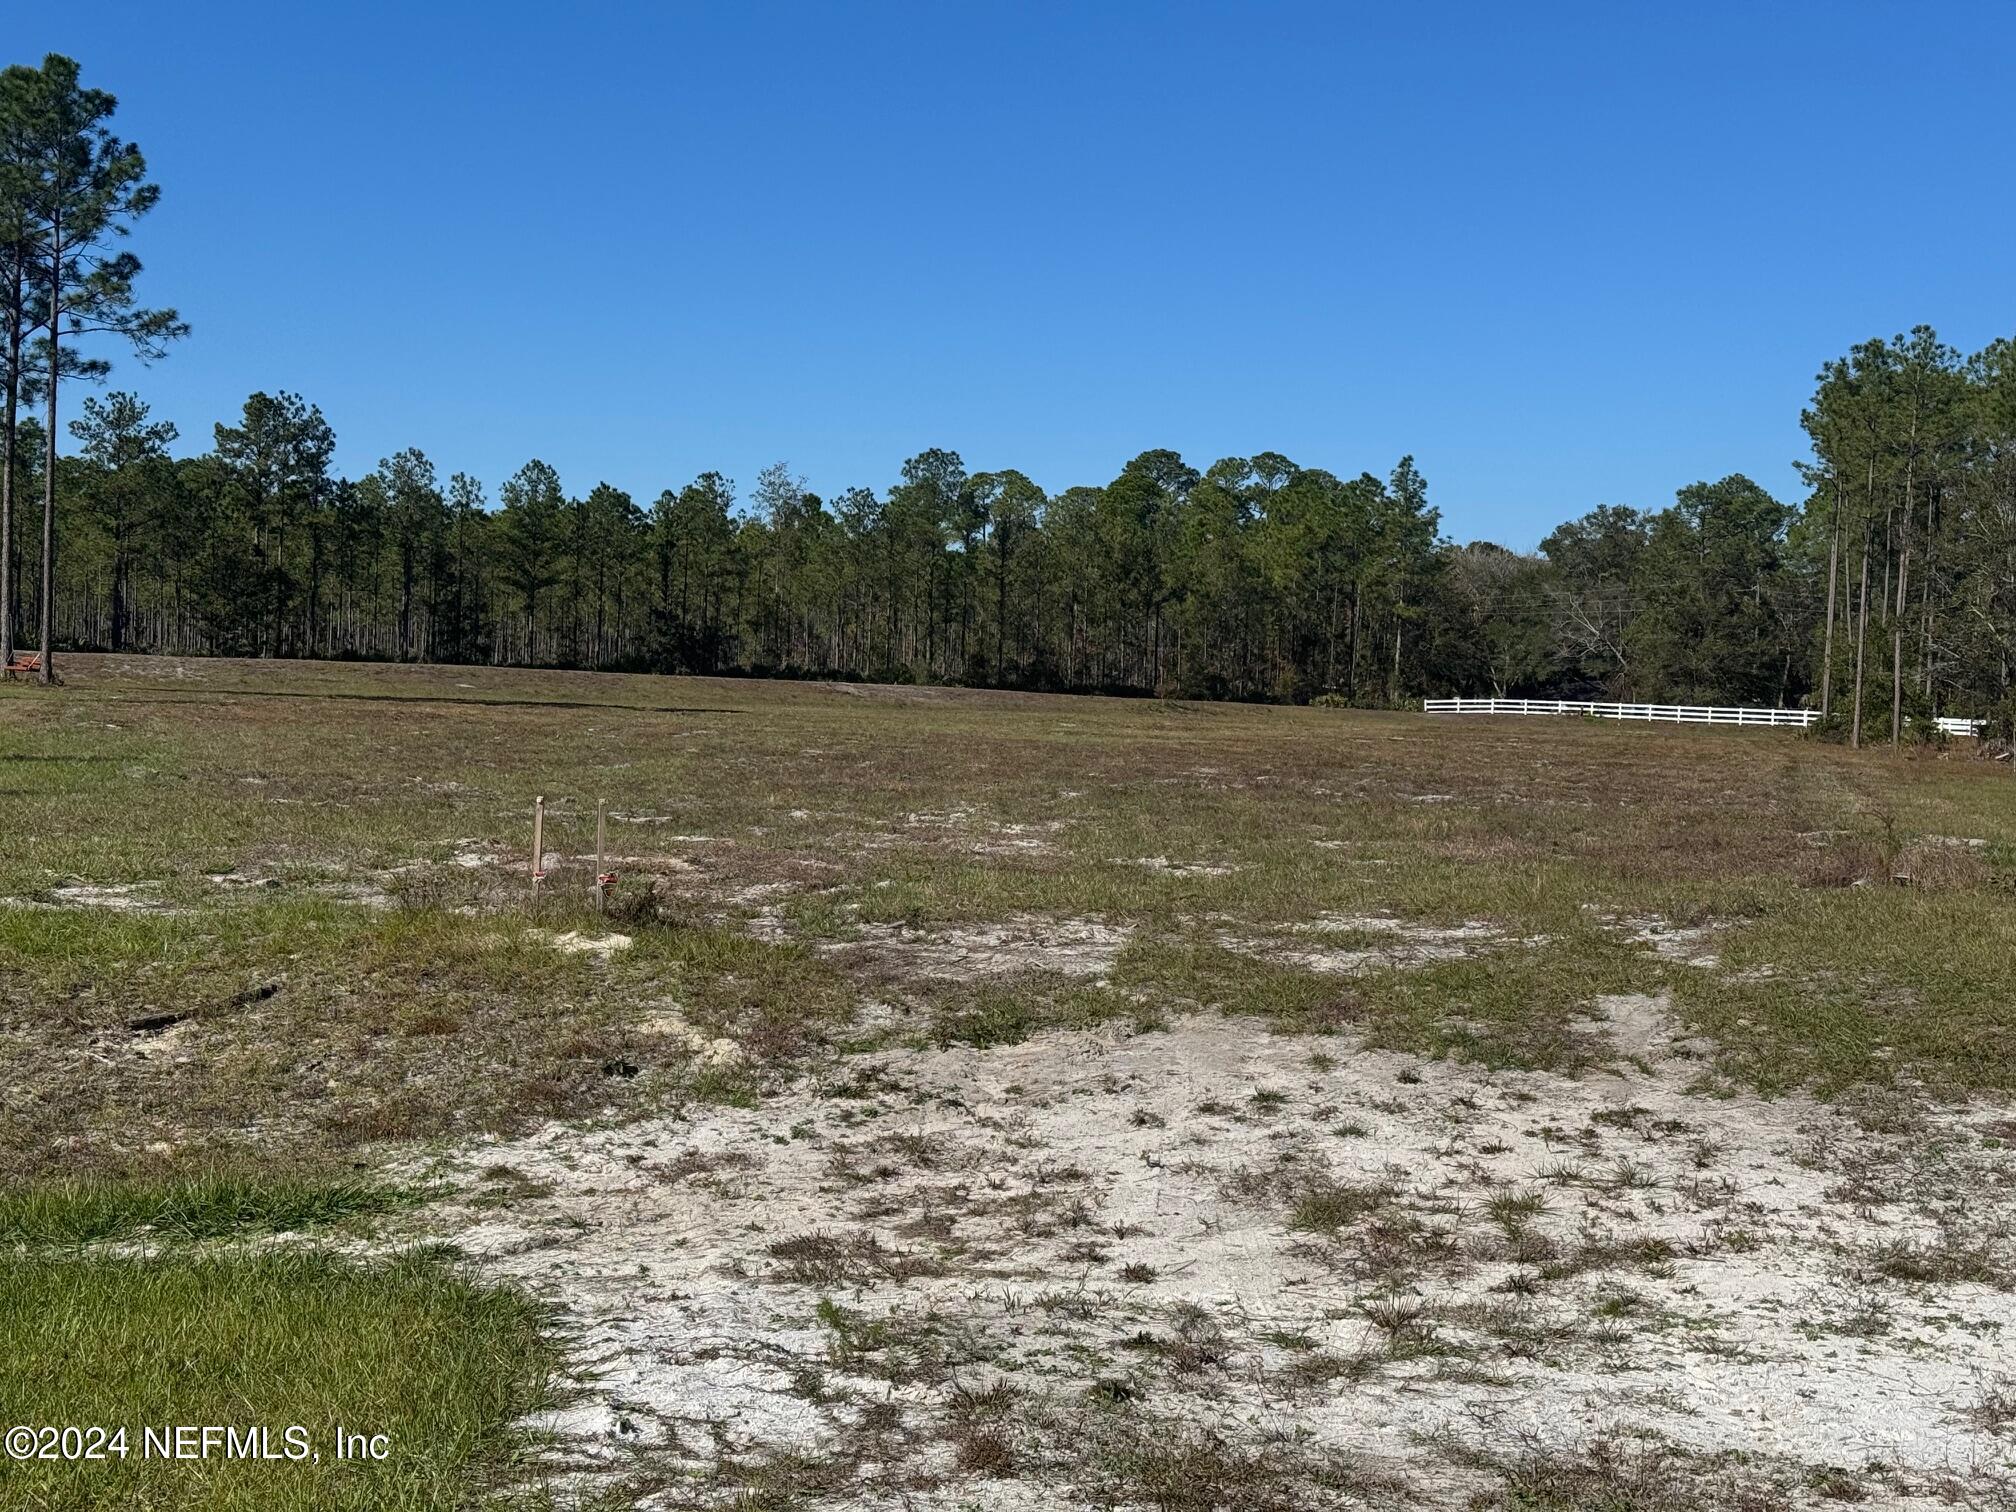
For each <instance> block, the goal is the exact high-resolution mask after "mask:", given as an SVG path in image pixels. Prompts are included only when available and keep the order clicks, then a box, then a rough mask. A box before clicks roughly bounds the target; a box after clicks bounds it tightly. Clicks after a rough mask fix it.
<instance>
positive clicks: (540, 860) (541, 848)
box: [532, 798, 546, 903]
mask: <svg viewBox="0 0 2016 1512" xmlns="http://www.w3.org/2000/svg"><path fill="white" fill-rule="evenodd" d="M545 878H546V800H545V799H544V798H534V799H533V800H532V901H533V902H534V903H537V902H538V901H539V884H540V883H541V882H542V881H544V880H545Z"/></svg>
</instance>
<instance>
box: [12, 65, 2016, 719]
mask: <svg viewBox="0 0 2016 1512" xmlns="http://www.w3.org/2000/svg"><path fill="white" fill-rule="evenodd" d="M115 108H116V101H114V100H113V99H112V97H111V96H109V95H106V94H103V93H102V92H100V91H92V90H87V89H84V88H83V87H82V86H81V84H80V83H79V81H78V77H77V67H76V65H75V64H74V63H72V62H70V61H69V60H67V59H62V58H57V57H53V56H52V57H51V58H50V59H48V60H46V61H45V62H44V64H43V65H42V66H41V67H40V68H34V67H26V66H17V67H15V68H10V69H8V70H6V72H5V74H4V75H0V385H4V393H0V401H4V403H0V409H4V413H0V453H4V456H0V488H4V499H0V506H4V509H0V513H4V515H5V529H4V531H0V536H4V540H0V560H4V572H0V579H4V588H0V637H4V639H5V642H6V647H7V649H8V650H9V652H10V655H11V654H14V648H16V647H23V646H39V647H41V648H43V650H44V651H45V652H46V653H47V657H46V659H45V661H44V662H43V664H42V670H45V671H46V670H48V669H49V668H50V667H51V664H52V663H53V662H54V660H55V658H56V656H57V655H58V654H60V652H61V651H63V650H65V649H72V648H75V649H109V650H114V651H124V652H172V653H194V654H218V655H241V656H274V657H288V656H298V657H327V658H359V659H383V660H404V661H432V662H488V663H500V664H513V665H537V666H561V667H585V668H607V669H627V670H640V671H641V670H649V671H661V672H692V673H726V674H748V675H758V676H780V677H822V678H849V679H854V678H858V679H866V680H874V681H896V682H938V683H948V684H971V685H989V686H1001V687H1013V688H1034V689H1054V690H1083V691H1100V692H1118V693H1134V694H1145V695H1157V696H1178V697H1196V698H1229V699H1248V700H1273V701H1287V702H1310V701H1323V702H1336V703H1346V704H1354V705H1394V704H1399V703H1404V702H1405V701H1407V700H1409V699H1413V698H1418V697H1420V696H1423V695H1435V694H1448V693H1465V694H1485V693H1491V694H1500V695H1535V696H1537V695H1547V696H1578V697H1579V696H1590V695H1600V696H1604V697H1609V698H1618V699H1633V700H1637V699H1656V700H1662V701H1668V700H1670V701H1680V702H1695V703H1708V702H1713V703H1725V704H1727V703H1745V704H1777V705H1784V704H1796V703H1805V704H1808V705H1811V706H1814V707H1818V708H1821V709H1823V710H1825V711H1826V712H1827V713H1828V715H1829V716H1830V719H1833V720H1836V721H1837V722H1839V723H1841V724H1843V725H1845V726H1846V727H1847V729H1848V732H1849V734H1850V735H1851V737H1852V738H1855V739H1857V740H1858V741H1859V739H1861V738H1862V737H1863V736H1864V735H1865V733H1867V732H1871V731H1874V732H1880V733H1881V734H1882V735H1884V736H1885V737H1886V738H1897V737H1899V736H1900V735H1901V733H1902V732H1903V731H1904V730H1906V729H1907V728H1908V727H1909V726H1911V725H1912V723H1913V722H1914V718H1915V719H1916V722H1917V723H1918V724H1919V725H1920V726H1921V727H1922V725H1923V720H1922V717H1919V716H1922V715H1924V714H1925V713H1927V712H1931V711H1937V712H1952V713H1958V714H1965V715H1971V716H1977V717H1978V716H1995V715H1997V714H1998V713H1999V711H2002V710H2004V709H2005V708H2007V707H2008V706H2009V705H2010V703H2011V685H2010V675H2011V663H2012V655H2016V341H2012V340H2009V339H2003V340H1998V341H1995V342H1993V343H1991V344H1990V345H1989V346H1987V347H1986V348H1985V349H1984V350H1982V351H1980V352H1978V353H1975V354H1973V355H1971V356H1969V355H1964V354H1962V353H1961V352H1960V351H1958V350H1956V349H1955V348H1953V347H1950V346H1948V345H1946V344H1945V343H1942V342H1941V341H1940V340H1939V338H1938V336H1937V335H1936V334H1935V332H1934V331H1933V330H1932V329H1930V328H1928V327H1923V326H1921V327H1918V328H1916V329H1913V330H1912V331H1910V332H1909V333H1907V334H1903V335H1899V336H1896V337H1893V338H1889V339H1880V338H1879V339H1872V340H1869V341H1866V342H1863V343H1862V344H1860V345H1857V346H1854V347H1853V348H1852V349H1851V350H1849V351H1848V352H1847V354H1846V355H1844V356H1842V357H1839V358H1837V359H1834V360H1831V361H1828V362H1826V363H1824V364H1823V365H1822V366H1821V368H1820V370H1819V372H1818V375H1817V378H1816V383H1815V390H1814V393H1813V397H1812V400H1811V402H1810V404H1809V405H1808V407H1807V408H1806V410H1805V411H1804V413H1803V414H1802V416H1801V422H1802V424H1803V426H1804V429H1805V433H1806V435H1807V437H1808V439H1809V441H1810V444H1811V455H1810V458H1809V460H1808V461H1807V462H1806V463H1804V464H1803V466H1802V473H1803V476H1804V482H1805V496H1804V497H1803V498H1800V499H1796V500H1792V501H1789V502H1788V501H1781V500H1779V499H1776V498H1774V497H1772V496H1771V494H1770V493H1768V492H1767V491H1766V490H1765V489H1763V488H1762V487H1760V486H1758V485H1757V484H1756V483H1754V482H1752V481H1751V480H1749V479H1748V478H1745V477H1743V476H1741V475H1731V476H1728V477H1724V478H1721V479H1720V480H1718V481H1712V482H1711V481H1701V482H1697V483H1693V484H1690V485H1688V486H1687V487H1684V488H1681V489H1680V490H1679V491H1678V492H1677V494H1676V495H1675V497H1674V499H1673V500H1672V502H1671V503H1670V504H1666V505H1664V506H1663V507H1658V508H1638V507H1633V506H1630V505H1623V504H1605V505H1600V506H1598V507H1596V508H1594V509H1592V510H1590V511H1589V512H1588V513H1586V514H1583V515H1581V516H1580V517H1579V518H1575V519H1571V520H1569V521H1567V522H1566V523H1564V524H1562V525H1560V526H1559V527H1558V528H1556V529H1555V530H1554V531H1552V532H1551V533H1550V534H1549V535H1548V536H1547V537H1546V538H1545V539H1544V540H1543V541H1541V542H1540V544H1539V547H1538V549H1537V550H1536V551H1531V552H1527V551H1520V550H1513V549H1508V548H1505V547H1503V546H1500V545H1496V544H1493V543H1492V542H1489V541H1471V542H1468V543H1459V542H1457V541H1453V540H1451V539H1448V538H1447V537H1446V536H1445V535H1444V534H1443V531H1442V528H1441V523H1440V516H1439V513H1438V511H1437V510H1436V508H1435V507H1434V506H1433V505H1432V504H1431V503H1430V501H1429V490H1428V485H1427V481H1426V480H1425V478H1424V477H1423V476H1422V473H1421V472H1420V470H1419V469H1418V468H1417V467H1416V465H1415V462H1414V460H1413V458H1411V457H1403V458H1401V459H1400V460H1399V461H1398V462H1397V463H1396V464H1394V465H1392V466H1391V467H1390V469H1382V470H1383V472H1384V475H1383V476H1381V475H1380V474H1379V473H1376V472H1371V471H1361V472H1357V473H1355V474H1354V473H1352V472H1350V471H1348V470H1345V471H1330V470H1327V469H1326V468H1323V467H1319V466H1314V465H1308V464H1307V463H1305V462H1301V461H1296V460H1293V459H1290V458H1289V457H1286V456H1284V455H1281V454H1280V453H1277V452H1260V453H1257V454H1255V455H1253V456H1250V457H1227V458H1222V459H1220V460H1217V461H1215V462H1212V463H1210V464H1209V465H1208V466H1206V467H1203V468H1201V469H1200V468H1198V467H1196V466H1193V465H1192V464H1191V463H1189V462H1187V461H1185V459H1184V458H1182V457H1181V456H1180V455H1178V453H1176V452H1175V451H1162V450H1158V451H1149V452H1144V453H1142V454H1141V455H1140V456H1137V457H1135V458H1134V459H1133V460H1131V461H1128V462H1126V463H1125V464H1124V465H1122V466H1120V467H1119V469H1118V471H1117V473H1116V474H1115V476H1113V477H1112V478H1110V479H1108V480H1106V481H1104V482H1095V483H1088V484H1085V485H1081V486H1076V487H1070V488H1065V489H1063V490H1061V491H1059V492H1056V493H1054V494H1053V493H1046V492H1045V491H1044V489H1043V488H1041V487H1040V486H1038V484H1037V483H1035V482H1034V481H1033V480H1032V479H1031V478H1030V477H1029V476H1028V475H1027V474H1025V473H1023V472H1021V471H1017V470H1015V469H1013V468H999V469H991V470H972V469H969V468H968V466H967V465H966V463H965V461H964V460H963V459H962V457H961V456H960V454H959V453H958V452H956V451H953V450H949V449H932V450H927V451H924V452H922V453H920V454H919V455H917V456H914V457H911V458H910V459H908V460H907V461H905V462H903V463H902V464H901V466H900V469H898V471H897V475H896V478H895V480H894V481H893V482H887V483H885V484H884V485H883V486H871V485H869V484H867V483H864V484H863V485H862V486H858V487H853V488H849V489H847V490H845V491H843V492H840V493H838V494H836V495H834V496H833V497H831V498H822V497H819V496H817V495H815V494H814V493H812V492H810V491H809V490H808V489H807V487H806V486H805V482H804V480H803V479H802V478H801V477H799V476H798V475H797V474H796V473H795V472H794V471H793V470H792V468H791V467H790V466H788V465H787V464H785V463H782V462H779V463H777V464H775V465H773V466H771V467H769V468H767V469H765V470H764V471H763V472H762V473H761V475H760V476H758V477H757V478H756V479H755V480H754V483H753V485H752V486H750V487H748V488H747V489H746V490H745V489H741V488H738V486H737V484H736V483H735V481H733V480H731V479H729V478H727V477H725V476H723V475H721V474H719V473H715V472H707V473H702V474H701V475H700V476H699V477H697V478H694V479H693V480H691V481H690V482H684V483H677V482H674V481H673V480H668V483H671V484H672V486H668V487H666V488H665V489H664V490H663V491H662V492H660V493H659V494H657V496H656V497H655V498H649V499H639V498H636V497H633V496H632V495H631V494H629V493H627V492H625V491H623V490H621V489H618V488H615V487H613V486H611V485H610V484H608V483H606V482H599V481H591V480H589V479H585V478H569V479H563V478H562V477H561V476H560V475H559V474H558V473H557V472H556V471H555V470H554V469H553V468H552V467H551V466H549V465H547V464H546V463H544V462H542V461H540V460H538V459H536V458H534V459H532V460H529V461H527V462H526V463H525V464H524V465H523V466H522V467H520V468H519V469H518V470H517V471H516V472H514V473H513V474H511V476H509V477H508V478H503V479H497V480H489V481H486V480H483V479H479V478H477V477H474V476H471V475H470V474H469V473H467V472H462V471H445V469H446V468H448V467H450V466H452V459H444V460H443V461H442V462H439V463H437V461H436V460H435V459H434V458H432V457H430V456H429V455H428V454H427V452H426V450H425V449H424V448H423V447H421V446H417V445H416V446H413V447H409V448H408V449H406V450H403V451H400V452H397V453H396V454H394V455H392V456H388V457H386V458H384V459H383V460H382V461H380V462H379V464H378V465H377V467H376V468H374V469H373V470H372V471H370V472H369V473H366V474H365V475H364V476H362V477H344V476H341V475H340V474H339V472H338V471H337V470H336V468H335V466H334V463H333V457H334V453H335V439H336V438H335V434H334V432H333V430H332V428H331V426H330V424H329V423H328V421H327V420H326V419H325V418H324V416H323V415H322V413H321V412H320V410H319V409H318V408H317V407H316V406H315V404H314V403H312V402H311V400H310V399H309V398H306V397H303V396H301V395H298V394H293V393H286V392H281V393H255V394H252V395H251V396H250V397H249V398H247V399H246V401H245V404H244V407H243V410H242V412H241V413H240V414H237V415H234V416H227V417H223V418H220V419H218V420H217V421H216V423H215V426H214V429H213V432H212V434H211V435H210V436H209V437H208V438H205V439H207V441H208V443H209V444H208V448H207V449H206V450H201V451H200V452H196V454H191V452H192V451H193V450H194V448H192V447H189V446H187V445H186V444H184V442H185V438H183V437H182V436H181V435H179V434H178V431H177V428H176V427H175V426H174V425H173V424H171V423H168V422H165V421H160V420H156V419H154V418H152V415H151V412H150V409H149V406H148V404H147V403H146V402H145V401H144V400H143V399H142V398H141V397H140V396H139V395H137V394H135V393H133V392H130V391H124V390H117V391H107V392H103V393H96V392H94V393H92V394H90V395H89V396H87V397H85V398H84V399H83V400H82V402H81V404H80V405H78V406H77V411H78V412H77V413H76V414H75V415H73V416H71V417H70V418H68V419H67V420H64V419H62V418H60V415H59V405H58V400H59V395H60V394H64V393H67V392H69V391H70V390H72V389H74V388H75V387H76V386H77V385H78V384H79V383H93V384H95V383H98V382H99V381H100V380H103V379H105V378H106V377H107V375H108V373H109V370H110V364H109V362H108V361H107V359H105V358H103V357H100V356H96V355H92V354H91V353H90V352H88V351H87V350H86V345H87V342H88V341H89V340H91V339H103V340H105V341H106V342H107V343H108V345H110V346H112V347H114V348H115V349H116V348H117V347H119V346H120V345H122V344H123V346H124V347H126V348H127V349H130V350H131V351H132V352H134V353H135V354H137V355H138V356H139V357H141V358H143V359H147V360H150V361H151V360H152V359H154V358H157V357H160V356H162V355H164V354H165V353H167V352H168V351H169V350H171V349H172V345H173V343H174V342H175V341H177V340H179V339H180V338H182V337H183V336H185V335H186V334H187V330H188V328H187V326H186V324H185V323H183V322H182V321H181V320H180V319H179V317H178V316H177V315H176V313H175V312H174V311H173V310H157V309H146V308H143V307H141V306H140V305H139V304H138V302H137V300H136V298H135V281H136V279H137V278H138V276H139V273H140V264H139V261H138V259H137V258H136V257H134V255H133V254H132V253H131V252H130V251H129V250H126V248H125V246H124V244H123V238H124V236H125V234H126V233H127V232H128V230H130V228H131V226H132V224H133V223H134V222H135V221H137V220H138V219H139V218H140V217H141V216H142V215H144V214H145V213H146V211H147V210H148V209H150V208H151V207H152V205H153V203H154V201H155V198H156V197H157V194H158V190H157V189H156V187H155V186H154V185H152V184H150V183H147V182H146V181H145V173H146V170H145V162H144V159H143V158H142V157H141V155H140V153H139V149H138V148H137V147H134V146H133V145H132V144H130V143H126V142H123V141H121V140H120V139H118V138H116V137H114V136H113V135H112V134H111V131H110V128H109V125H108V124H107V123H108V121H109V118H110V116H111V114H112V112H113V110H114V109H115ZM52 333H56V338H55V339H52ZM38 410H39V413H38ZM414 439H415V440H416V441H420V440H424V438H420V437H416V438H414ZM444 471H445V475H444ZM31 507H35V508H36V512H37V513H38V514H39V516H40V525H41V532H40V545H41V551H40V553H39V556H36V555H32V554H31V551H30V546H31V544H33V543H32V542H31V541H30V540H29V539H28V535H29V532H28V531H27V530H25V529H24V528H23V527H24V525H25V524H26V523H28V519H29V512H30V509H31ZM59 543H60V550H59V549H58V544H59Z"/></svg>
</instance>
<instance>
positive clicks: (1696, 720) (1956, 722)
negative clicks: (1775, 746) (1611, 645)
mask: <svg viewBox="0 0 2016 1512" xmlns="http://www.w3.org/2000/svg"><path fill="white" fill-rule="evenodd" d="M1421 709H1422V712H1423V713H1427V714H1582V715H1586V716H1588V717H1590V718H1594V719H1656V720H1666V721H1669V722H1672V723H1677V724H1712V725H1766V726H1771V725H1778V726H1789V727H1791V728H1792V729H1795V730H1803V729H1805V728H1806V727H1807V726H1808V725H1811V724H1815V723H1817V722H1818V721H1819V718H1820V711H1819V710H1818V709H1742V708H1737V709H1718V708H1712V707H1709V706H1707V705H1703V704H1633V703H1590V702H1584V701H1580V700H1577V699H1572V698H1427V699H1423V700H1422V701H1421ZM1984 722H1985V721H1982V720H1979V719H1953V718H1949V717H1947V716H1945V715H1941V716H1939V718H1938V720H1937V721H1936V723H1937V724H1938V726H1939V728H1940V730H1941V731H1942V732H1943V733H1944V734H1947V735H1978V734H1980V733H1981V726H1982V724H1983V723H1984Z"/></svg>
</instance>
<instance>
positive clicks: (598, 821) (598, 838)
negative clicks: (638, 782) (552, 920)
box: [595, 798, 603, 914]
mask: <svg viewBox="0 0 2016 1512" xmlns="http://www.w3.org/2000/svg"><path fill="white" fill-rule="evenodd" d="M602 837H603V828H602V800H601V799H600V798H597V799H596V800H595V912H597V913H598V914H599V913H600V912H602V877H603V870H602Z"/></svg>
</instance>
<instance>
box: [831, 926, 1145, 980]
mask: <svg viewBox="0 0 2016 1512" xmlns="http://www.w3.org/2000/svg"><path fill="white" fill-rule="evenodd" d="M1131 933H1132V931H1131V930H1129V929H1127V928H1126V927H1125V926H1122V925H1116V924H1105V923H1101V922H1100V921H1099V920H1097V919H1049V918H1043V917H1040V916H1038V915H1035V914H1018V915H1016V916H1015V917H1014V918H1011V919H1009V920H1008V921H1007V922H1006V923H1004V924H980V925H969V926H964V927H959V928H950V929H912V928H910V927H909V926H907V925H902V924H864V925H862V926H861V927H860V930H859V933H858V936H857V938H856V939H854V940H852V941H848V942H846V943H844V944H838V945H829V946H824V947H822V948H823V949H826V950H830V951H835V952H857V953H865V954H868V955H869V956H871V957H872V958H874V959H875V960H876V961H877V962H878V963H880V964H884V965H887V966H889V967H892V968H896V969H899V970H900V971H902V972H904V973H905V974H909V975H915V976H923V977H936V978H938V979H940V980H953V981H977V980H983V979H985V978H989V977H1006V976H1014V975H1016V974H1017V973H1020V972H1025V971H1055V972H1061V973H1063V974H1064V975H1066V976H1082V977H1096V976H1103V975H1104V974H1105V973H1106V972H1108V971H1110V970H1112V968H1113V963H1114V962H1115V961H1116V960H1118V959H1119V957H1120V952H1121V950H1122V949H1124V948H1125V947H1126V944H1127V940H1128V937H1129V935H1130V934H1131Z"/></svg>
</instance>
